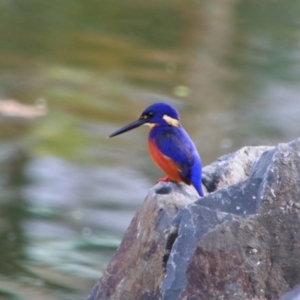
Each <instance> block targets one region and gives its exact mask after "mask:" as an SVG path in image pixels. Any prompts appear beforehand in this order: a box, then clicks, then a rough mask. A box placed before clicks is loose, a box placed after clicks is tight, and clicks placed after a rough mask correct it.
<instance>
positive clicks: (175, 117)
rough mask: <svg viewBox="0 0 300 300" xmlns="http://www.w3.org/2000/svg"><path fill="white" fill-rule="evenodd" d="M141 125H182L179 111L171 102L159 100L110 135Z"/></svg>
mask: <svg viewBox="0 0 300 300" xmlns="http://www.w3.org/2000/svg"><path fill="white" fill-rule="evenodd" d="M141 125H150V127H153V126H176V127H178V126H180V120H179V113H178V111H177V110H176V109H175V108H174V107H173V106H171V105H170V104H167V103H164V102H158V103H154V104H152V105H150V106H149V107H147V108H146V109H145V110H144V111H143V112H142V114H141V116H140V117H139V119H137V120H136V121H133V122H132V123H130V124H128V125H125V126H124V127H122V128H120V129H119V130H117V131H115V132H114V133H112V134H111V135H109V136H108V137H109V138H110V137H113V136H116V135H119V134H121V133H123V132H126V131H129V130H131V129H134V128H136V127H139V126H141Z"/></svg>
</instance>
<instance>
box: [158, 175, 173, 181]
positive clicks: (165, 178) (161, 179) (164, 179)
mask: <svg viewBox="0 0 300 300" xmlns="http://www.w3.org/2000/svg"><path fill="white" fill-rule="evenodd" d="M170 180H171V178H170V177H169V176H166V177H163V178H158V179H157V180H156V183H159V182H161V181H163V182H168V181H170Z"/></svg>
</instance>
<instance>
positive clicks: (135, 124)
mask: <svg viewBox="0 0 300 300" xmlns="http://www.w3.org/2000/svg"><path fill="white" fill-rule="evenodd" d="M147 122H148V120H147V119H138V120H136V121H133V122H131V123H129V124H127V125H125V126H124V127H122V128H120V129H118V130H117V131H115V132H113V133H112V134H111V135H109V136H108V138H111V137H113V136H116V135H119V134H121V133H123V132H126V131H129V130H131V129H134V128H136V127H139V126H141V125H143V124H145V123H147Z"/></svg>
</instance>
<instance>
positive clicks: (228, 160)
mask: <svg viewBox="0 0 300 300" xmlns="http://www.w3.org/2000/svg"><path fill="white" fill-rule="evenodd" d="M272 148H274V147H269V146H259V147H243V148H241V149H240V150H238V151H236V152H233V153H230V154H227V155H224V156H221V157H220V158H218V159H217V160H216V161H215V162H213V163H212V164H210V165H208V166H206V167H205V168H203V175H202V177H203V178H202V182H203V184H204V185H205V187H206V189H207V191H208V192H209V193H211V192H214V191H216V190H219V189H221V188H225V187H228V186H230V185H233V184H235V183H238V182H240V181H243V180H245V179H247V178H248V176H249V172H250V169H251V167H252V165H253V163H254V162H255V160H256V159H257V158H258V157H260V156H261V155H262V154H263V152H265V151H267V150H270V149H272Z"/></svg>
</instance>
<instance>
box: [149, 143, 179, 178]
mask: <svg viewBox="0 0 300 300" xmlns="http://www.w3.org/2000/svg"><path fill="white" fill-rule="evenodd" d="M148 149H149V152H150V156H151V158H152V160H153V161H154V162H155V164H156V165H157V166H158V167H159V168H161V169H162V170H163V171H164V172H165V173H166V174H167V175H168V176H169V177H170V178H171V179H172V180H174V181H178V182H181V181H183V180H182V179H181V177H180V175H179V172H180V168H179V166H178V165H177V164H176V163H175V162H174V161H173V160H172V159H170V158H169V157H167V156H165V155H164V154H162V153H161V151H160V150H159V149H158V148H157V146H156V145H155V143H154V142H153V141H152V140H151V139H149V140H148Z"/></svg>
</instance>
